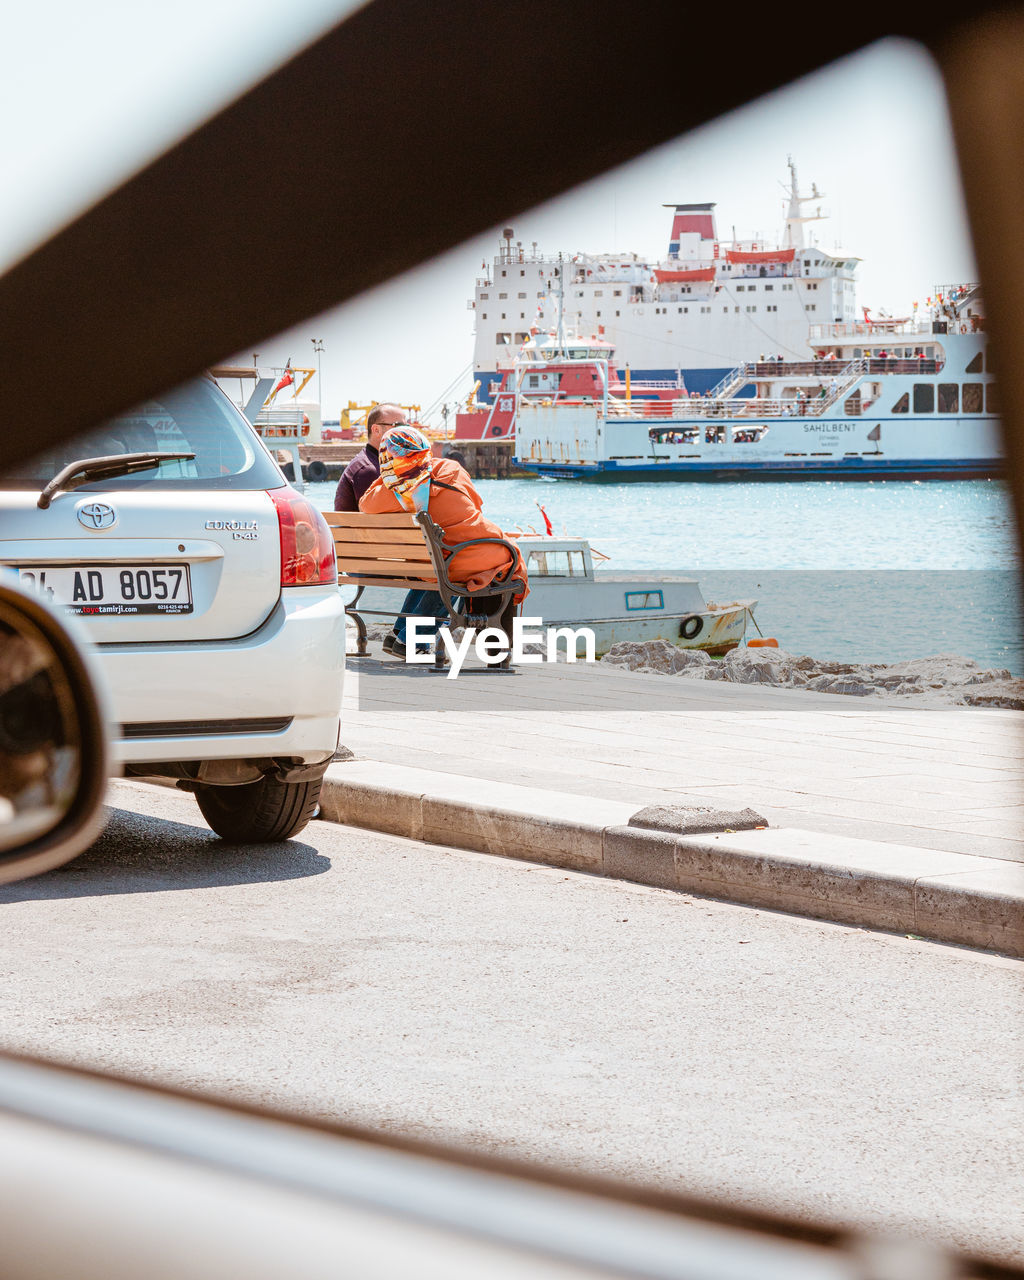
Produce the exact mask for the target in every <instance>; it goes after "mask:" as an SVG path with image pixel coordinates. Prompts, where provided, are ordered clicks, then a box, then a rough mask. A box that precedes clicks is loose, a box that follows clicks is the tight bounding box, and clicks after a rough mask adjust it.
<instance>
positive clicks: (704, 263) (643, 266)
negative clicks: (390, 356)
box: [469, 160, 860, 399]
mask: <svg viewBox="0 0 1024 1280" xmlns="http://www.w3.org/2000/svg"><path fill="white" fill-rule="evenodd" d="M822 199H824V196H823V195H822V194H821V193H819V192H818V190H817V188H816V187H812V190H811V193H810V194H809V195H800V193H799V188H798V182H797V173H796V166H795V165H794V163H793V161H792V160H790V161H789V187H788V208H787V216H786V223H785V231H784V233H783V237H782V243H781V244H779V245H772V244H769V243H765V242H764V241H762V240H754V239H748V240H740V239H736V238H735V236H734V237H733V238H732V239H731V240H721V239H719V235H718V228H717V223H716V214H715V205H714V204H677V205H666V206H665V207H666V208H669V209H671V210H672V225H671V232H670V235H669V242H668V249H667V253H666V255H665V257H664V258H662V259H660V260H657V261H648V260H645V259H642V258H640V257H639V256H638V255H637V254H631V253H622V254H593V255H591V254H585V253H581V254H577V255H576V256H575V257H572V258H566V257H563V256H562V255H556V256H545V255H544V254H542V253H540V252H539V251H538V249H537V245H536V243H533V244H532V245H531V246H530V247H529V248H528V249H527V248H524V247H523V244H522V241H517V240H515V238H514V236H515V233H514V230H513V229H512V228H511V227H507V228H505V231H504V235H503V238H502V240H501V243H500V245H499V249H498V254H497V256H496V257H495V259H494V261H493V263H492V264H491V266H490V267H488V266H487V264H486V263H485V264H484V274H483V275H481V276H480V277H479V278H478V279H477V281H476V289H475V293H474V296H473V298H472V299H471V300H470V303H469V306H470V308H471V309H472V310H473V311H474V313H475V321H476V341H475V347H474V357H473V363H474V377H475V378H476V379H477V381H478V382H479V383H480V394H481V395H482V396H483V397H484V398H485V399H486V398H490V396H491V395H493V393H494V392H495V391H496V390H497V387H498V384H500V382H501V380H502V377H503V375H504V373H505V372H506V371H507V370H508V369H509V368H510V367H511V364H512V362H513V360H514V358H515V356H516V353H517V352H518V351H519V350H520V348H521V347H522V346H523V344H524V343H525V342H526V341H527V340H528V338H529V336H530V331H531V329H537V328H540V329H541V330H546V329H549V328H551V327H553V326H554V325H555V323H556V321H557V320H559V319H561V320H562V321H564V323H565V325H566V326H567V327H569V328H571V329H572V330H573V331H574V332H576V333H578V334H581V335H591V334H592V335H594V336H604V337H606V338H607V339H608V341H609V342H611V343H612V344H613V345H614V347H615V349H616V351H617V353H618V362H619V364H620V366H621V367H623V368H624V367H626V366H627V365H628V366H629V368H630V370H631V372H632V373H633V375H634V376H636V377H637V378H640V379H643V380H647V381H657V380H669V379H672V380H675V381H677V382H683V381H685V384H686V386H687V387H688V388H689V390H690V391H696V392H707V391H710V390H711V389H712V388H713V387H715V386H716V385H717V384H718V383H719V382H720V381H721V380H722V378H724V377H725V376H726V375H727V374H728V373H729V372H730V371H731V370H732V369H734V368H735V367H736V366H737V365H739V364H741V363H747V362H751V361H755V360H757V359H758V357H759V356H760V355H763V354H772V355H781V356H783V357H784V358H785V359H788V360H806V359H807V358H808V357H809V355H810V354H811V342H812V340H811V329H812V326H821V325H831V324H847V325H849V324H853V323H854V322H855V321H856V320H857V319H858V314H859V313H858V310H857V297H856V270H857V265H858V263H859V261H860V259H859V258H855V257H851V256H849V255H846V254H841V253H827V252H826V251H825V250H824V249H822V248H821V247H820V246H819V245H817V244H813V243H808V242H806V237H805V234H804V226H805V224H806V223H808V222H814V221H818V220H820V219H823V218H825V217H827V214H826V213H823V212H822V207H821V204H820V201H821V200H822ZM560 306H561V307H562V309H563V314H562V316H561V317H558V316H557V314H556V313H557V311H558V308H559V307H560Z"/></svg>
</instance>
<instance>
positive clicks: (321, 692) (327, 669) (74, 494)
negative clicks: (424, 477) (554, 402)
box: [0, 377, 345, 841]
mask: <svg viewBox="0 0 1024 1280" xmlns="http://www.w3.org/2000/svg"><path fill="white" fill-rule="evenodd" d="M0 563H6V564H8V565H11V566H13V567H14V568H16V569H17V570H18V572H19V574H20V577H21V581H22V583H23V584H25V585H27V586H29V587H31V588H33V589H35V590H36V591H38V592H40V593H41V594H42V595H43V596H44V597H45V598H46V599H47V600H49V601H50V602H52V603H54V604H57V605H61V606H63V609H64V610H65V612H66V613H69V614H76V615H78V616H80V617H81V618H82V619H83V621H84V623H85V625H86V629H87V632H88V634H89V637H90V638H91V640H92V641H93V642H94V643H95V644H96V646H97V654H98V656H99V660H100V663H101V665H102V666H103V667H104V668H105V674H106V676H107V679H108V681H109V684H110V688H111V691H112V695H113V710H114V716H115V719H116V721H117V723H118V725H119V730H118V739H117V741H116V742H115V744H114V754H115V757H116V759H117V761H118V762H119V763H120V764H121V765H122V767H123V769H124V772H125V774H126V775H128V776H134V777H145V776H160V777H165V778H173V779H175V780H176V781H177V784H178V786H179V787H181V788H183V789H184V790H188V791H192V792H194V793H195V796H196V799H197V801H198V802H199V807H200V809H201V810H202V813H203V816H204V817H205V818H206V820H207V822H208V823H209V824H210V826H211V827H212V828H213V829H214V831H216V832H217V833H218V834H219V835H221V836H223V837H224V838H225V839H229V840H236V841H266V840H282V839H286V838H287V837H289V836H292V835H294V834H295V833H296V832H297V831H299V830H301V829H302V827H304V826H305V825H306V823H307V822H308V821H309V819H310V818H311V817H312V816H313V814H314V813H315V812H316V808H317V804H318V801H319V794H320V784H321V780H322V777H323V774H324V771H325V770H326V768H327V765H328V764H329V763H330V760H331V757H332V755H333V754H334V751H335V748H336V746H337V741H338V728H339V715H340V706H341V684H342V678H343V673H344V652H345V644H344V640H345V618H344V610H343V607H342V604H341V601H340V597H339V595H338V589H337V570H336V567H335V560H334V546H333V542H332V539H331V534H330V530H329V529H328V527H327V524H326V522H325V521H324V519H323V517H322V516H321V514H320V513H319V511H317V510H316V508H315V507H314V506H313V505H312V504H311V503H310V502H309V501H307V500H306V499H305V498H304V497H303V496H302V495H301V494H300V493H298V492H296V491H295V490H294V489H293V488H291V487H290V486H289V485H288V483H287V482H286V481H285V479H284V477H283V475H282V474H281V471H280V469H279V468H278V466H277V464H276V462H275V461H274V460H273V458H272V457H271V456H270V454H269V453H268V452H267V450H266V449H265V447H264V446H263V444H262V442H261V441H260V439H259V437H258V436H257V435H256V433H255V432H254V431H253V429H252V427H251V426H250V425H249V423H248V422H247V421H246V419H245V418H244V417H243V416H242V414H241V413H240V412H239V410H238V409H237V408H236V407H235V405H234V404H233V403H232V402H231V401H230V400H229V399H228V397H227V396H226V395H225V394H224V392H223V391H221V389H220V388H219V387H218V386H217V385H216V383H215V382H214V381H213V380H212V379H211V378H209V377H204V378H199V379H196V380H195V381H193V382H190V383H188V384H187V385H185V386H183V387H180V388H178V389H176V390H174V391H171V392H168V393H166V394H164V395H161V396H160V397H159V398H158V399H154V400H150V401H147V402H146V403H145V404H143V405H140V406H138V408H136V409H134V410H133V411H132V412H130V413H127V414H125V415H123V416H122V417H119V418H116V419H113V420H111V421H110V422H107V423H106V424H105V425H104V426H102V427H100V428H98V429H96V430H94V431H91V432H89V433H88V434H86V435H82V436H79V437H77V438H76V439H75V440H73V441H70V442H68V443H66V444H65V445H63V446H61V447H60V448H59V449H56V450H51V451H48V452H45V453H41V454H39V455H37V456H36V457H35V458H33V459H32V460H31V461H29V462H22V463H19V464H17V465H15V466H14V467H12V468H10V469H9V470H8V471H7V472H6V474H5V476H4V477H3V478H2V479H0Z"/></svg>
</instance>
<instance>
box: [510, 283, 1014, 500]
mask: <svg viewBox="0 0 1024 1280" xmlns="http://www.w3.org/2000/svg"><path fill="white" fill-rule="evenodd" d="M935 296H936V298H939V297H941V299H942V301H941V304H940V305H941V312H939V311H937V310H935V309H933V310H932V312H931V313H930V314H931V316H932V317H934V316H935V315H936V314H942V315H943V316H944V317H945V318H944V319H936V318H930V319H928V320H915V319H912V318H907V319H904V320H899V321H889V322H883V323H881V324H868V323H861V324H856V323H854V324H831V325H823V326H818V327H815V328H814V329H813V330H812V338H813V342H814V346H813V349H812V351H811V353H810V355H809V357H808V358H806V359H802V360H785V359H779V358H771V359H767V358H762V359H758V360H754V361H747V362H744V363H743V364H741V365H738V366H737V367H736V368H735V369H733V370H731V371H730V372H729V373H727V374H726V376H725V377H724V378H723V379H722V380H721V382H720V383H719V385H718V386H716V387H714V388H712V389H711V391H710V392H708V393H706V394H703V395H702V394H699V393H696V392H692V393H691V392H689V391H688V390H687V389H686V388H685V387H684V386H681V385H679V384H678V383H675V384H673V383H671V382H664V381H657V380H655V381H652V382H643V381H640V380H634V379H632V378H631V377H630V376H629V374H628V373H627V374H626V375H625V376H623V375H622V373H621V372H620V370H619V369H618V367H617V365H616V363H615V355H614V350H613V348H612V347H611V345H610V344H608V343H607V342H600V341H599V340H598V341H595V340H592V341H591V342H590V343H589V345H587V344H575V345H574V344H573V343H571V342H567V341H566V340H565V339H564V338H559V337H558V336H557V335H555V334H549V335H547V336H546V337H543V338H541V337H540V335H538V336H537V337H535V338H534V339H533V340H532V341H531V342H529V343H527V344H526V345H525V346H524V347H523V349H522V350H521V352H520V353H519V357H518V359H517V361H516V363H515V365H514V367H513V370H512V371H511V374H510V375H509V377H508V378H507V379H506V380H505V384H504V389H503V391H501V392H499V394H498V395H497V396H496V397H495V400H494V406H493V409H492V410H491V414H490V417H491V418H492V419H494V427H493V428H492V434H493V435H494V436H495V438H498V437H499V433H500V434H501V435H504V436H505V438H510V437H511V436H512V432H513V430H514V433H515V442H516V443H515V453H516V462H517V464H518V465H519V466H520V467H523V468H525V469H527V470H531V471H535V472H537V473H538V474H540V475H545V476H549V477H552V478H559V479H586V480H728V479H739V478H742V479H798V480H799V479H819V478H820V479H884V478H900V479H911V478H912V479H927V478H936V479H937V478H953V477H955V478H988V477H992V476H998V475H999V474H1000V473H1001V472H1002V470H1003V466H1004V461H1003V456H1002V442H1001V436H1000V429H999V419H998V405H997V402H996V395H997V388H996V386H995V384H994V382H993V380H992V375H991V371H990V369H989V367H988V363H987V353H986V343H985V334H984V332H983V330H982V328H981V324H980V321H979V316H978V310H979V307H980V302H979V297H978V289H977V286H971V285H959V286H953V287H950V286H946V288H945V289H942V290H936V294H935ZM503 411H507V412H508V417H509V421H507V423H506V422H505V421H504V420H502V421H500V422H499V421H498V418H499V415H501V414H502V413H503ZM485 438H489V437H485Z"/></svg>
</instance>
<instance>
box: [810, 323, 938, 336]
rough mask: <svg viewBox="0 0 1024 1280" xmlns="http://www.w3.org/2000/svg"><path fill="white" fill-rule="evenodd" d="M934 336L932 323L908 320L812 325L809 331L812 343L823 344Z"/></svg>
mask: <svg viewBox="0 0 1024 1280" xmlns="http://www.w3.org/2000/svg"><path fill="white" fill-rule="evenodd" d="M902 334H909V335H921V336H925V337H931V336H932V322H931V320H930V319H928V320H914V319H910V318H908V319H906V320H903V321H901V322H899V323H895V322H893V321H891V320H881V319H880V320H869V321H867V322H866V323H865V322H863V321H858V322H855V323H850V324H812V325H811V327H810V329H809V330H808V336H809V338H810V340H811V342H815V341H818V342H821V341H824V340H826V339H828V338H863V337H873V338H887V337H889V336H890V335H893V336H896V335H902Z"/></svg>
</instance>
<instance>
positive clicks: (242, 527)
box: [203, 520, 260, 542]
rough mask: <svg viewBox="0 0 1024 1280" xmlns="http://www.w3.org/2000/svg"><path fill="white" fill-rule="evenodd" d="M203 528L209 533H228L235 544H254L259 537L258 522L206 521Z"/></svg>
mask: <svg viewBox="0 0 1024 1280" xmlns="http://www.w3.org/2000/svg"><path fill="white" fill-rule="evenodd" d="M203 528H204V529H209V531H210V532H211V533H230V534H231V537H232V538H233V539H234V540H235V542H255V541H256V539H257V538H258V537H259V536H260V525H259V521H258V520H207V522H206V523H205V524H204V525H203Z"/></svg>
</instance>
